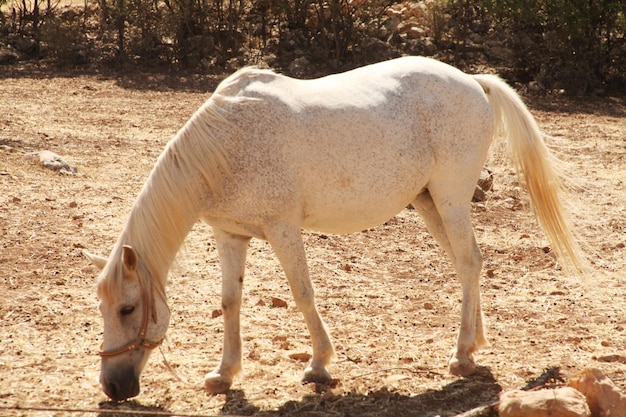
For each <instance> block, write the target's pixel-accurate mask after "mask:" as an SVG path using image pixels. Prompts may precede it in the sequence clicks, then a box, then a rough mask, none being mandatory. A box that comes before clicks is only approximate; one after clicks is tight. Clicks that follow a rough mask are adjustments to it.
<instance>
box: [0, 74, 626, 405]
mask: <svg viewBox="0 0 626 417" xmlns="http://www.w3.org/2000/svg"><path fill="white" fill-rule="evenodd" d="M170 81H171V82H170ZM215 82H216V80H211V79H194V78H188V79H185V80H175V81H172V80H169V79H168V78H167V77H165V76H162V75H150V74H147V75H142V76H139V75H137V76H129V77H123V78H115V77H108V76H96V75H89V76H73V77H65V76H63V75H62V74H59V75H53V76H47V75H45V76H44V75H42V74H33V73H28V74H26V75H24V74H17V73H16V74H14V77H8V76H5V78H3V79H2V80H0V115H1V116H0V145H3V146H4V147H3V149H2V150H0V235H1V236H2V238H1V239H0V243H1V244H2V249H1V252H0V380H1V381H2V383H1V384H0V407H4V408H6V407H15V406H20V407H44V408H46V407H47V408H64V409H68V408H72V409H96V410H97V409H98V408H107V407H109V408H110V407H112V406H113V404H111V403H109V402H107V398H106V397H105V396H104V394H102V392H101V390H100V387H99V384H98V372H99V360H98V357H97V355H96V351H97V348H98V346H99V343H100V337H101V330H102V328H101V319H100V316H99V312H98V310H97V300H96V296H95V288H94V279H95V275H96V271H95V270H94V268H92V267H91V266H90V265H89V264H88V262H87V261H86V260H85V259H84V258H83V257H82V256H81V250H82V248H88V249H89V250H91V251H95V252H99V253H101V254H108V250H109V248H110V246H111V245H112V244H113V243H114V240H115V239H116V237H117V234H118V233H119V232H120V230H121V228H122V226H123V224H124V222H125V219H126V214H127V213H128V211H129V209H130V206H131V205H132V203H133V201H134V198H135V196H136V194H137V193H138V191H139V189H140V187H141V185H142V183H143V181H144V180H145V179H146V176H147V174H148V172H149V171H150V169H151V167H152V165H153V164H154V162H155V160H156V158H157V156H158V154H159V153H160V151H161V149H162V148H163V146H164V144H165V143H166V141H167V140H169V138H170V137H171V136H172V135H173V134H174V133H175V131H176V130H177V129H178V128H179V127H180V126H181V125H182V124H183V122H184V121H185V120H186V119H187V118H188V117H189V116H190V115H191V113H192V112H193V111H194V110H195V109H196V108H197V107H198V106H199V105H200V104H201V103H202V102H203V101H204V100H205V99H206V98H207V97H208V95H209V92H210V91H211V90H212V89H213V88H214V86H215ZM533 101H534V104H535V106H534V107H533V113H534V114H535V116H536V117H537V119H538V121H539V124H540V126H541V127H542V128H543V129H544V130H546V131H547V132H548V133H550V134H551V135H553V136H555V137H556V138H557V139H559V143H560V144H561V149H560V151H561V153H562V156H563V157H564V159H566V160H567V161H568V162H570V163H571V165H572V167H573V168H574V171H575V175H576V176H578V177H580V178H583V179H585V180H586V181H587V183H586V188H585V189H584V190H582V191H581V190H579V191H576V192H575V195H574V197H575V200H576V201H577V202H579V203H582V205H583V206H584V207H586V208H587V212H586V213H585V214H584V215H583V217H582V218H581V219H580V220H579V221H578V225H579V227H580V232H581V235H582V236H583V237H584V238H585V240H586V243H588V244H589V245H590V246H591V247H592V248H593V249H594V251H595V252H594V253H593V254H592V255H591V260H592V262H593V264H594V265H593V270H592V271H591V272H590V273H589V274H588V276H586V277H584V278H585V279H583V280H579V279H577V278H575V277H568V276H566V275H565V274H564V273H563V272H561V271H560V270H559V269H558V268H557V267H555V262H554V259H553V258H552V257H551V256H550V254H546V253H544V250H543V249H542V248H543V247H544V246H546V244H547V243H546V242H545V239H544V237H543V235H542V233H541V232H540V230H539V229H538V227H537V225H536V222H535V219H534V217H533V214H532V212H531V211H530V210H528V209H527V208H524V207H523V205H524V201H525V200H524V195H523V193H520V192H519V190H517V189H516V177H515V175H513V173H512V171H511V169H510V168H509V167H508V166H506V165H500V164H495V163H494V164H495V165H494V166H493V169H494V170H495V189H494V191H493V192H491V193H490V195H489V200H488V201H487V202H485V203H481V204H476V205H475V206H474V221H475V225H476V233H477V236H478V240H479V243H480V246H481V249H482V251H483V254H484V256H485V273H484V278H483V281H482V291H483V306H484V310H485V315H486V318H487V329H488V332H489V333H488V335H489V336H490V341H491V346H490V347H488V348H486V349H484V350H483V351H481V353H480V354H479V358H478V359H479V362H480V364H481V365H482V366H483V368H481V370H480V372H479V373H478V375H477V376H475V377H471V378H467V379H458V378H454V377H452V376H450V375H448V374H447V371H446V362H447V358H448V353H449V351H450V350H451V349H452V348H453V347H454V345H455V342H456V334H457V329H458V322H459V311H460V289H459V285H458V283H457V281H456V279H455V276H454V273H453V271H452V269H451V266H450V263H449V262H448V261H447V260H446V259H445V257H444V256H443V254H442V252H441V250H440V249H439V248H438V247H437V246H436V244H435V242H434V241H433V239H432V238H431V237H430V236H429V235H428V234H427V233H426V231H425V229H424V226H423V223H422V221H421V220H420V218H419V217H418V216H417V215H416V213H415V212H414V211H410V210H405V211H403V212H402V213H400V215H398V216H397V217H396V218H394V219H392V220H390V221H389V222H387V223H386V224H384V225H382V226H380V227H377V228H374V229H371V230H368V231H364V232H362V233H356V234H352V235H347V236H334V235H321V234H318V233H305V240H306V245H307V249H308V255H309V264H310V269H311V272H312V278H313V280H314V283H315V286H316V289H317V300H318V306H319V309H320V311H321V314H322V316H323V317H324V319H325V321H326V322H327V323H328V325H329V327H330V329H331V335H332V337H333V340H334V344H335V347H336V351H337V358H336V359H335V360H334V362H333V364H332V366H331V368H330V370H331V372H332V373H333V375H334V377H336V378H338V380H339V383H338V386H337V387H335V388H333V389H332V390H328V389H326V390H322V392H319V393H316V392H315V390H314V387H312V386H302V385H301V384H300V383H299V380H300V377H301V373H302V371H303V368H304V365H305V364H304V363H302V362H299V361H298V360H294V359H291V358H290V355H291V354H294V353H295V354H298V353H308V352H310V347H309V337H308V335H307V333H306V331H305V326H304V323H303V320H302V319H301V315H300V314H299V313H298V312H297V311H296V308H295V306H294V303H293V301H292V299H291V296H290V294H289V290H288V288H287V284H286V280H285V279H284V277H283V275H282V272H281V270H280V267H279V265H278V263H277V261H276V259H275V257H274V255H273V253H272V251H271V249H270V248H269V246H268V245H267V244H266V243H264V242H260V241H254V242H253V244H252V246H251V248H250V251H249V258H248V270H247V279H246V284H245V293H244V304H243V311H242V323H243V336H244V366H245V375H243V376H242V377H241V378H239V379H238V380H237V381H236V383H235V386H234V390H233V391H232V392H231V393H230V394H229V395H227V396H223V395H218V396H208V395H206V394H205V393H203V392H202V391H201V390H199V389H198V387H200V386H201V383H202V378H203V376H204V373H206V372H208V371H209V370H211V369H212V367H213V366H215V365H216V364H217V362H218V360H219V356H220V350H221V336H222V335H221V333H222V321H221V318H220V317H216V318H212V314H211V313H212V311H213V310H216V309H218V308H219V306H220V299H219V294H220V280H219V275H220V272H219V268H218V264H217V256H216V253H215V250H214V243H213V241H212V239H211V231H210V229H209V228H208V227H206V226H205V225H201V224H199V225H197V226H196V227H195V228H194V230H193V231H192V233H191V234H190V235H189V237H188V239H187V242H186V250H185V253H184V255H183V256H181V258H180V262H179V265H178V266H177V268H175V269H174V270H173V271H172V274H171V285H170V287H169V297H170V306H171V308H172V311H173V316H172V323H171V326H170V330H169V333H168V341H167V343H166V345H165V348H164V351H165V354H166V355H167V358H168V361H169V363H170V364H171V366H172V367H173V368H174V369H176V371H177V372H179V373H180V374H181V375H182V376H184V377H185V378H186V379H188V380H189V381H190V383H191V385H187V384H185V383H183V382H179V381H177V380H176V379H175V378H174V377H173V376H172V375H171V374H170V373H169V372H168V371H167V370H166V368H165V366H164V364H163V361H162V360H161V358H160V355H159V354H158V352H155V354H154V355H153V358H152V359H151V361H150V362H149V364H148V366H147V368H146V370H145V371H144V373H143V376H142V393H141V394H140V396H139V397H137V399H136V401H134V402H129V403H125V404H123V405H122V406H123V407H126V409H131V410H135V411H137V410H145V411H159V410H161V411H167V412H171V413H181V414H184V413H187V414H205V415H214V414H219V413H224V414H252V413H256V414H266V415H272V416H278V415H297V416H348V415H359V416H386V415H388V416H398V415H414V416H434V415H441V416H449V415H455V414H457V413H460V412H462V411H464V410H467V409H469V408H471V407H473V406H476V405H479V404H481V403H485V402H488V401H490V400H493V399H494V398H496V397H497V395H498V392H499V391H501V390H506V389H510V388H517V387H521V386H523V385H525V382H526V380H528V379H530V378H532V377H534V376H537V375H538V374H540V373H541V372H542V371H543V369H544V368H547V367H550V366H560V367H561V368H562V370H563V372H564V373H565V374H566V375H571V374H573V373H576V372H577V371H580V370H582V369H583V368H585V367H598V368H600V369H602V370H603V371H605V372H606V373H607V374H608V375H609V376H610V377H612V378H613V379H614V380H615V381H616V383H617V384H618V385H619V386H621V387H622V388H624V387H625V386H626V383H625V382H624V381H625V379H624V378H625V375H626V364H624V363H620V362H613V363H605V362H600V361H598V360H597V358H598V357H602V356H604V355H608V354H612V353H618V354H621V355H626V330H625V328H626V318H625V317H624V310H625V307H626V298H625V296H626V279H625V278H626V277H625V274H626V256H625V255H626V249H625V247H624V246H625V244H626V183H625V182H626V159H625V157H626V142H625V141H624V138H625V137H626V118H625V117H626V107H625V105H624V102H623V101H622V100H609V99H605V100H594V101H592V102H568V101H562V100H560V99H554V98H552V99H545V98H541V99H535V100H533ZM7 146H9V147H11V148H13V151H10V150H8V148H6V147H7ZM40 149H47V150H51V151H53V152H56V153H59V154H61V155H63V156H65V157H66V158H67V159H68V160H69V161H70V162H72V163H73V164H75V165H77V166H78V169H79V173H78V175H76V176H61V175H58V174H57V173H54V172H51V171H47V170H44V169H43V168H41V167H40V166H39V164H38V163H37V161H36V160H35V159H30V158H27V157H25V156H24V155H23V154H22V152H23V151H34V150H40ZM272 297H278V298H280V299H283V300H285V301H287V307H286V308H272V303H271V298H272ZM2 413H9V414H10V415H42V416H43V415H66V413H63V412H51V411H46V412H43V411H40V412H35V411H20V410H17V409H10V410H8V409H0V414H2ZM74 414H89V413H74Z"/></svg>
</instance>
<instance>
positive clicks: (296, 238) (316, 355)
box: [266, 224, 334, 383]
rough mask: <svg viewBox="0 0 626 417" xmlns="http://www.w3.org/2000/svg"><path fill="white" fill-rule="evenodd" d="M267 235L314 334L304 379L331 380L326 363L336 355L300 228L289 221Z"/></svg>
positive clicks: (296, 300) (326, 381)
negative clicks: (320, 311) (320, 307)
mask: <svg viewBox="0 0 626 417" xmlns="http://www.w3.org/2000/svg"><path fill="white" fill-rule="evenodd" d="M266 236H267V239H268V241H269V242H270V245H272V248H273V249H274V253H275V254H276V256H277V257H278V260H279V261H280V264H281V266H282V267H283V270H284V271H285V275H286V276H287V281H288V282H289V287H290V288H291V293H292V295H293V298H294V301H295V302H296V305H297V307H298V309H299V310H300V311H301V312H302V314H303V316H304V321H305V323H306V326H307V328H308V330H309V334H310V335H311V344H312V346H313V357H312V358H311V364H310V365H309V366H308V367H307V368H306V370H305V371H304V378H303V379H302V382H316V383H328V382H330V380H331V377H330V374H329V373H328V371H327V370H326V366H327V365H328V363H329V362H330V359H331V358H332V357H333V356H334V350H333V347H332V344H331V341H330V337H329V336H328V332H327V330H326V326H325V325H324V322H323V321H322V318H321V317H320V315H319V313H318V311H317V308H316V306H315V298H314V290H313V285H312V284H311V279H310V277H309V271H308V267H307V262H306V254H305V250H304V243H303V242H302V236H301V234H300V228H299V227H294V226H291V225H286V224H280V225H275V226H274V227H272V228H271V230H267V231H266Z"/></svg>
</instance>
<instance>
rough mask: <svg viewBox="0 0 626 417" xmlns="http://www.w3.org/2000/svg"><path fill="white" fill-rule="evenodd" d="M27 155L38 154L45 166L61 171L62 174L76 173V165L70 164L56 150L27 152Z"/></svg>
mask: <svg viewBox="0 0 626 417" xmlns="http://www.w3.org/2000/svg"><path fill="white" fill-rule="evenodd" d="M26 155H27V156H38V157H39V161H40V162H41V163H42V164H43V166H44V167H46V168H48V169H51V170H53V171H59V172H60V173H61V174H69V175H73V174H76V172H77V169H76V167H74V166H72V165H70V164H68V163H67V162H66V161H65V160H64V159H63V158H61V157H60V156H59V155H57V154H56V153H54V152H50V151H39V152H30V153H27V154H26Z"/></svg>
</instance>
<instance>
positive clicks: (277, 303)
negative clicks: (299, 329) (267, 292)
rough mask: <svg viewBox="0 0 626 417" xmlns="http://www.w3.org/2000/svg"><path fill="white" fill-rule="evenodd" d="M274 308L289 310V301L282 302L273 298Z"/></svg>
mask: <svg viewBox="0 0 626 417" xmlns="http://www.w3.org/2000/svg"><path fill="white" fill-rule="evenodd" d="M272 307H274V308H287V301H285V300H281V299H280V298H277V297H272Z"/></svg>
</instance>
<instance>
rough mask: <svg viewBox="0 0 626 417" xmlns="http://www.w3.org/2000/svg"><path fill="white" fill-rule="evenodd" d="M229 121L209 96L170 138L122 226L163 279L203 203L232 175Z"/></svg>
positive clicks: (151, 269) (141, 255)
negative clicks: (226, 148)
mask: <svg viewBox="0 0 626 417" xmlns="http://www.w3.org/2000/svg"><path fill="white" fill-rule="evenodd" d="M232 129H233V126H232V125H231V124H230V123H229V122H228V121H227V120H226V119H225V118H224V117H223V114H222V112H221V111H220V109H219V107H218V106H216V104H215V103H214V99H213V98H212V99H210V100H209V101H207V103H205V104H204V105H203V106H202V107H201V108H200V109H199V110H198V111H197V112H196V113H195V114H194V115H193V116H192V118H191V119H190V120H189V121H188V122H187V123H186V124H185V126H184V127H183V128H182V129H181V130H180V131H179V132H178V134H177V135H176V137H175V138H174V139H173V140H172V141H170V143H169V144H168V145H167V147H166V148H165V150H164V152H163V153H162V154H161V156H160V157H159V160H158V162H157V164H156V165H155V167H154V169H153V170H152V173H151V174H150V177H149V178H148V181H147V182H146V184H145V185H144V187H143V190H142V191H141V193H140V196H139V198H138V199H137V202H136V203H135V205H134V206H133V209H132V211H131V215H130V218H129V221H128V224H127V227H126V230H125V233H124V234H125V235H126V236H125V238H124V239H128V242H127V243H125V242H120V243H122V244H129V245H131V246H134V247H135V250H136V251H137V253H138V254H139V256H140V257H141V258H143V259H144V260H145V262H146V263H147V264H148V265H146V267H147V268H148V269H149V272H150V273H151V275H152V277H153V278H154V277H159V278H160V279H161V282H162V283H164V282H165V278H166V276H167V272H168V270H169V267H170V266H171V264H172V262H173V261H174V258H175V257H176V253H177V252H178V249H179V248H180V246H181V245H182V244H183V241H184V240H185V236H186V235H187V234H188V233H189V231H190V230H191V227H192V226H193V224H194V223H195V222H196V220H197V219H198V217H199V212H200V209H201V206H202V205H206V204H207V203H208V201H209V200H210V198H211V197H210V196H211V195H213V194H215V193H219V192H220V187H221V182H222V179H223V178H224V177H225V176H226V177H229V176H230V175H232V173H231V171H230V164H229V161H228V157H227V156H226V154H225V152H224V149H223V148H222V141H223V139H224V137H225V136H228V134H229V133H228V132H230V131H231V130H232Z"/></svg>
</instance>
